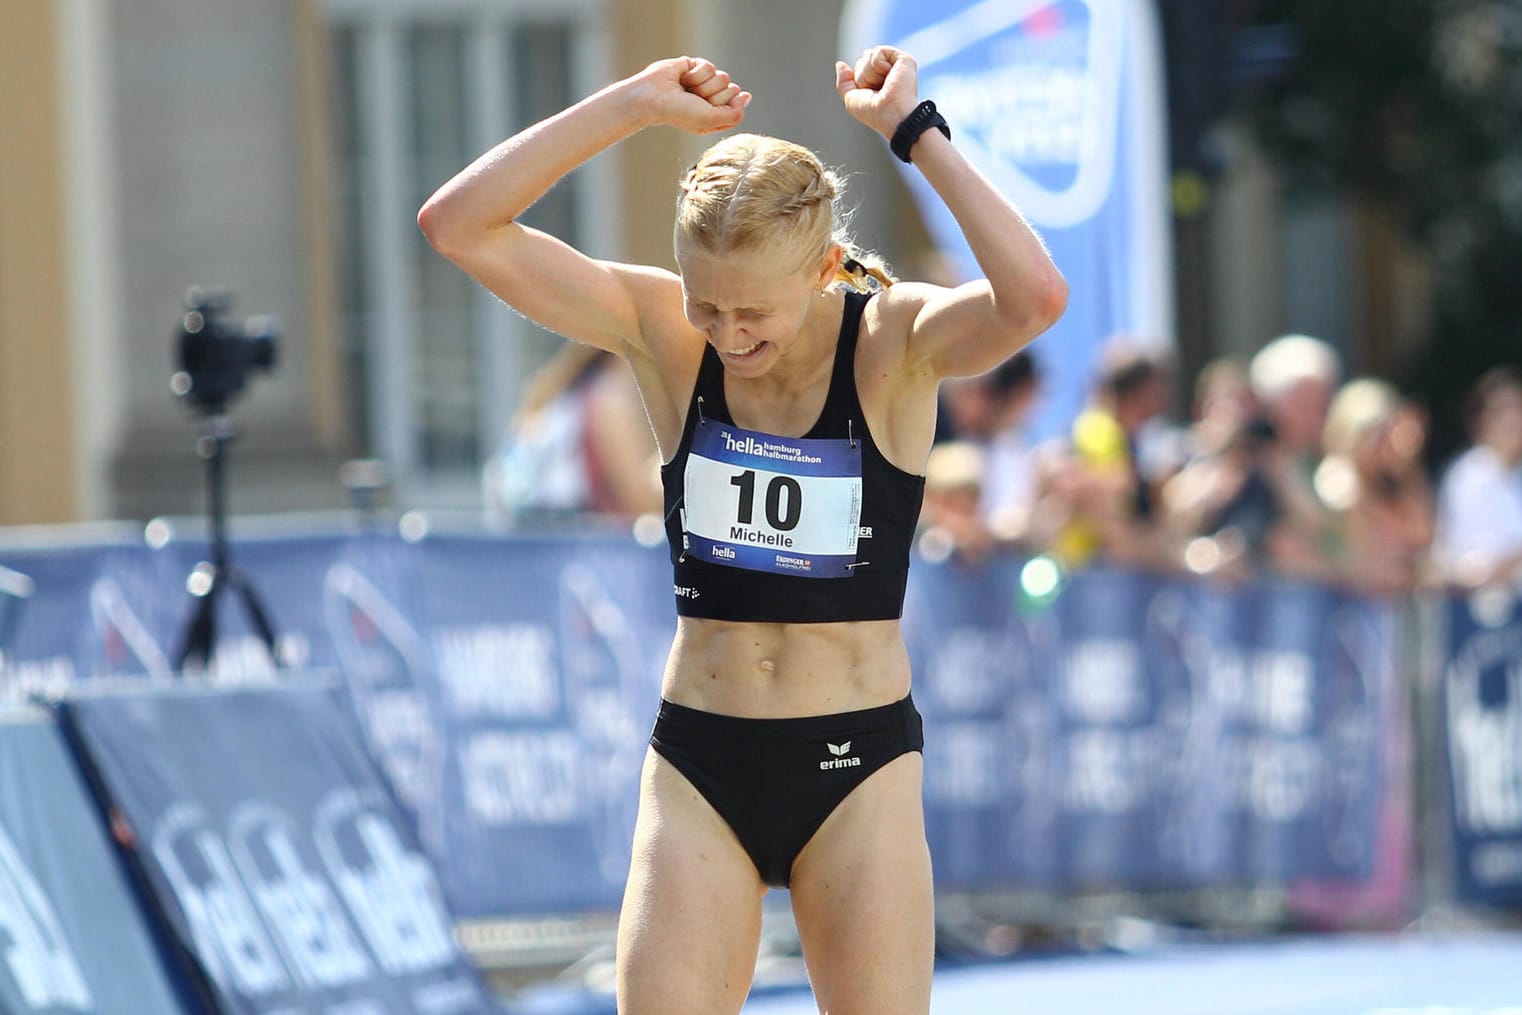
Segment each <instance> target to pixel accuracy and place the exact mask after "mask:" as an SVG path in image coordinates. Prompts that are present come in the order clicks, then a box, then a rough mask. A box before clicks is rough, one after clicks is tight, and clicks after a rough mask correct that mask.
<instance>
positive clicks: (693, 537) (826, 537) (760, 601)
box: [661, 292, 925, 624]
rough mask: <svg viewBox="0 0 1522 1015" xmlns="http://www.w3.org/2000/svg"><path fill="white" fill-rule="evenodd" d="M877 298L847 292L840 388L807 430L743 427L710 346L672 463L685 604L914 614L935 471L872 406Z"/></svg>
mask: <svg viewBox="0 0 1522 1015" xmlns="http://www.w3.org/2000/svg"><path fill="white" fill-rule="evenodd" d="M870 298H871V296H870V294H862V293H849V292H848V293H846V301H845V314H844V316H843V318H842V320H841V325H840V337H839V339H838V340H837V342H836V346H835V363H834V367H833V370H832V373H831V376H830V388H829V393H828V394H827V395H826V397H825V402H824V408H823V409H822V410H821V411H820V413H819V419H818V420H817V421H816V422H815V423H814V426H813V427H812V428H811V429H810V430H809V431H808V433H806V434H804V435H803V437H801V438H790V437H778V436H775V435H773V434H766V433H761V432H758V431H750V430H744V429H742V428H740V427H737V426H735V424H734V421H733V419H732V418H731V417H730V414H729V406H728V403H727V402H726V401H725V398H724V364H723V363H722V362H721V361H720V359H719V354H718V353H717V352H716V351H715V350H714V348H713V347H712V346H708V347H706V348H705V349H704V350H703V360H702V365H701V366H700V367H699V368H698V379H697V383H696V384H695V385H694V386H693V392H692V398H691V400H690V402H689V404H688V406H687V421H686V425H685V426H684V427H683V430H682V441H681V444H680V445H679V446H678V448H677V453H676V455H675V457H673V458H672V460H671V461H670V462H669V463H667V464H666V465H664V466H663V467H662V468H661V485H662V487H663V488H664V491H665V506H666V540H667V543H668V544H669V545H670V548H671V562H672V568H673V576H674V592H675V594H676V612H677V613H678V614H679V615H681V616H684V617H702V618H706V619H710V620H733V621H754V622H763V623H784V624H807V623H825V622H832V621H848V620H889V619H894V618H897V617H899V616H900V615H901V614H902V613H903V608H904V588H905V584H906V582H907V580H908V574H909V547H910V544H911V542H912V540H913V536H914V528H915V525H916V524H917V523H918V521H919V512H920V504H921V501H922V500H923V498H924V492H925V478H924V477H923V476H917V475H914V474H913V473H909V472H905V471H903V470H902V469H900V468H898V467H897V466H895V465H893V464H892V463H890V462H889V461H888V460H887V459H886V458H884V457H883V455H882V452H881V451H879V450H878V448H877V445H876V443H874V442H873V440H872V434H871V432H870V431H869V430H868V428H867V424H866V420H865V418H864V417H863V415H862V411H861V401H860V398H859V397H858V395H857V391H856V367H855V364H856V341H857V336H858V333H859V330H860V325H861V313H862V308H863V307H865V306H866V303H867V300H868V299H870ZM689 483H691V484H692V486H691V488H689V486H688V484H689Z"/></svg>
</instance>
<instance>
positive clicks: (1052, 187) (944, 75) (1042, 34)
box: [841, 0, 1173, 438]
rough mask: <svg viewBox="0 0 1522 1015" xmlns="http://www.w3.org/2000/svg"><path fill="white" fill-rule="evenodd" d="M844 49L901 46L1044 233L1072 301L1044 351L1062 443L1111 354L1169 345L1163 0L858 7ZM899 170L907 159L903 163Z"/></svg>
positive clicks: (942, 238)
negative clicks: (1116, 341) (1103, 358)
mask: <svg viewBox="0 0 1522 1015" xmlns="http://www.w3.org/2000/svg"><path fill="white" fill-rule="evenodd" d="M841 35H842V46H841V49H842V51H843V52H845V53H847V54H850V58H852V59H854V58H855V55H856V54H858V53H860V52H861V51H862V50H863V49H864V48H865V47H867V46H870V45H875V44H879V43H888V44H892V45H896V46H899V47H901V48H903V49H905V50H907V51H908V52H909V53H911V54H912V55H914V57H915V58H916V59H917V61H918V64H919V90H920V94H921V95H922V96H924V97H928V98H931V99H933V100H935V102H936V104H937V106H938V107H939V109H940V110H941V112H942V113H943V114H944V115H945V116H946V119H947V120H948V121H949V122H950V124H951V130H952V142H953V143H954V144H955V145H956V146H957V148H958V149H959V150H961V151H962V152H963V153H964V154H965V155H966V156H967V158H968V160H969V161H971V162H972V163H973V164H974V165H975V166H977V167H978V168H979V169H980V170H981V171H982V172H983V174H984V175H985V176H986V177H988V179H989V180H990V181H991V182H992V183H993V185H994V186H995V187H996V188H998V189H999V191H1000V192H1001V193H1002V194H1004V195H1005V196H1006V197H1008V198H1009V199H1010V200H1011V201H1012V202H1013V203H1014V205H1015V206H1016V207H1017V208H1018V209H1020V211H1021V212H1022V213H1023V214H1024V216H1025V217H1026V219H1027V220H1028V221H1029V222H1030V223H1031V225H1032V226H1034V227H1035V228H1036V229H1037V231H1038V232H1039V233H1040V235H1041V237H1042V239H1043V240H1044V241H1045V243H1046V246H1047V248H1048V249H1049V251H1050V253H1051V256H1052V259H1053V260H1054V261H1055V262H1056V264H1057V267H1058V268H1059V269H1060V270H1061V271H1062V273H1063V275H1064V276H1065V277H1066V278H1067V281H1068V284H1069V286H1070V288H1071V290H1072V292H1073V293H1074V294H1081V296H1079V295H1075V298H1074V299H1073V300H1072V301H1071V302H1070V303H1069V304H1068V308H1067V312H1066V313H1065V314H1064V315H1063V317H1062V319H1061V320H1060V321H1058V322H1057V323H1056V324H1055V325H1053V327H1052V328H1051V330H1050V331H1048V332H1047V333H1046V334H1045V335H1043V336H1042V337H1041V338H1039V339H1038V340H1037V341H1036V344H1035V346H1034V349H1035V351H1036V354H1037V356H1038V358H1039V359H1040V362H1041V365H1042V368H1043V374H1044V379H1043V385H1042V387H1043V399H1042V403H1041V404H1040V405H1039V406H1038V407H1037V409H1036V414H1035V418H1034V420H1033V423H1032V426H1033V430H1034V432H1035V434H1036V436H1037V437H1042V438H1044V437H1049V436H1052V435H1055V434H1062V433H1066V432H1067V429H1068V427H1069V425H1070V424H1071V421H1072V419H1073V418H1074V416H1075V415H1076V414H1077V411H1078V409H1079V408H1080V407H1081V405H1082V403H1083V401H1084V400H1085V398H1086V396H1087V394H1088V392H1089V389H1090V382H1091V380H1092V364H1093V361H1094V358H1095V355H1096V353H1097V352H1098V351H1099V349H1100V348H1101V346H1102V345H1103V343H1104V342H1105V341H1106V340H1108V339H1110V338H1112V337H1115V336H1122V335H1123V336H1128V337H1129V338H1131V339H1132V340H1134V341H1136V342H1138V343H1140V344H1145V345H1153V346H1167V345H1170V344H1171V342H1172V334H1173V320H1172V319H1173V309H1172V304H1171V297H1170V296H1169V294H1170V293H1171V292H1172V272H1171V268H1170V265H1171V262H1172V251H1171V242H1170V239H1169V223H1168V221H1167V217H1166V214H1167V213H1166V208H1167V206H1168V195H1167V182H1166V173H1167V170H1166V162H1167V154H1166V144H1167V124H1166V122H1165V118H1164V111H1163V101H1162V72H1161V59H1162V57H1161V43H1160V36H1159V30H1158V25H1157V16H1156V11H1155V10H1154V7H1153V0H1008V2H1003V3H990V2H988V0H938V2H936V3H925V2H923V0H850V2H849V3H847V5H846V9H845V13H844V15H843V17H842V19H841ZM895 164H897V163H895ZM899 169H900V170H901V171H902V172H903V176H904V180H905V182H906V183H907V184H908V186H909V187H910V189H911V191H913V193H914V195H915V197H916V199H917V204H918V205H919V207H920V210H921V213H922V215H923V217H924V219H925V224H926V227H927V229H928V231H929V232H930V235H931V238H932V239H933V240H934V241H935V243H936V246H937V247H938V248H939V250H940V251H941V252H942V253H944V254H946V255H947V256H948V257H949V258H950V259H951V261H952V262H953V263H954V265H955V266H956V273H957V274H958V276H959V278H958V281H963V280H966V279H969V278H975V277H980V276H981V275H982V274H983V272H982V270H981V269H980V268H979V267H978V265H977V263H976V261H975V260H974V259H973V256H972V252H971V250H970V249H969V247H968V245H967V242H966V240H964V239H963V237H962V230H961V227H960V226H958V224H957V222H956V220H955V219H954V218H953V217H952V215H951V213H950V212H949V211H948V210H947V209H946V207H945V204H944V202H943V201H942V200H941V199H940V198H939V197H938V196H937V195H936V194H935V192H934V190H933V189H932V188H931V187H930V185H929V184H928V183H927V182H926V181H925V179H924V177H923V176H922V175H920V173H919V171H918V170H916V169H914V168H913V167H912V166H905V165H901V164H900V165H899Z"/></svg>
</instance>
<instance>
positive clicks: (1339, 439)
mask: <svg viewBox="0 0 1522 1015" xmlns="http://www.w3.org/2000/svg"><path fill="white" fill-rule="evenodd" d="M1399 408H1400V395H1399V393H1398V392H1396V390H1395V389H1394V388H1393V387H1391V386H1390V385H1388V384H1386V383H1385V382H1384V381H1380V380H1375V379H1374V378H1372V377H1360V378H1358V379H1357V380H1353V381H1349V382H1348V383H1347V384H1344V385H1343V386H1342V387H1341V388H1340V389H1339V390H1338V392H1337V394H1336V396H1335V397H1334V398H1333V399H1332V404H1331V407H1330V408H1328V409H1327V414H1326V427H1325V429H1324V430H1323V431H1322V439H1321V443H1322V447H1323V449H1324V450H1325V452H1326V453H1327V454H1328V455H1342V456H1345V457H1351V456H1352V454H1353V451H1354V449H1355V448H1356V447H1357V446H1358V441H1359V440H1360V439H1361V438H1362V437H1363V436H1364V434H1366V433H1368V432H1369V431H1371V430H1373V429H1375V428H1377V427H1380V426H1384V425H1385V424H1386V423H1389V422H1390V421H1391V420H1393V419H1394V418H1395V413H1396V411H1397V410H1398V409H1399Z"/></svg>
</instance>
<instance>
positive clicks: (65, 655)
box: [0, 527, 184, 705]
mask: <svg viewBox="0 0 1522 1015" xmlns="http://www.w3.org/2000/svg"><path fill="white" fill-rule="evenodd" d="M113 529H114V527H113ZM0 559H3V563H4V565H5V566H6V567H9V568H12V569H14V570H16V571H20V572H21V573H22V574H25V575H26V576H27V577H29V578H30V579H31V580H32V583H33V590H32V594H31V596H30V597H28V599H27V600H26V602H25V604H24V605H23V606H22V607H21V609H22V614H21V622H20V624H19V625H18V627H17V630H16V639H15V643H14V644H13V645H11V646H9V652H8V654H7V658H6V665H5V666H4V668H3V669H0V705H5V704H22V703H25V702H27V701H29V700H32V699H34V698H49V697H55V696H57V695H59V694H61V693H63V692H64V691H65V690H67V688H68V687H69V685H70V684H72V683H73V681H74V680H76V679H78V678H80V677H95V676H111V675H120V674H141V673H150V672H151V673H158V674H164V675H167V674H168V673H169V670H170V664H169V659H168V656H167V655H166V654H165V652H164V650H163V648H162V646H161V643H160V639H159V637H158V634H157V632H156V631H154V630H153V629H152V628H151V627H150V626H149V625H148V624H145V622H144V620H143V618H142V617H141V616H140V615H139V613H138V609H139V606H138V605H136V604H144V603H159V602H162V601H163V600H164V598H165V591H166V590H165V589H163V588H162V587H160V583H159V575H158V572H157V570H156V568H155V565H154V562H153V559H152V556H151V554H150V553H149V551H148V549H147V548H146V547H145V546H144V545H143V543H142V541H141V539H138V538H137V536H136V532H135V530H133V531H131V532H128V531H126V530H115V531H113V532H112V533H111V536H110V537H109V538H106V539H101V540H99V541H90V542H77V543H73V544H70V545H61V544H50V545H41V546H19V547H7V548H6V549H5V550H4V551H3V554H0ZM178 587H179V588H181V589H183V587H184V586H183V583H181V584H180V585H179V586H178ZM169 591H170V592H171V594H172V591H173V590H169Z"/></svg>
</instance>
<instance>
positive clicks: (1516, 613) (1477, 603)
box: [1442, 595, 1522, 909]
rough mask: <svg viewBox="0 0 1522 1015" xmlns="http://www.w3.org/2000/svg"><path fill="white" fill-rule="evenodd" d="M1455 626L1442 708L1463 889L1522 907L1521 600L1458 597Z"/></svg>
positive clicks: (1469, 896)
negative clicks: (1518, 601)
mask: <svg viewBox="0 0 1522 1015" xmlns="http://www.w3.org/2000/svg"><path fill="white" fill-rule="evenodd" d="M1448 628H1449V639H1448V642H1449V645H1450V646H1452V650H1451V652H1450V653H1449V655H1448V661H1447V666H1446V669H1445V672H1444V674H1443V685H1442V689H1443V694H1442V711H1443V720H1444V722H1443V726H1444V731H1445V734H1446V738H1447V744H1446V747H1447V760H1448V775H1449V779H1450V794H1449V803H1450V808H1449V818H1450V822H1451V826H1450V827H1451V828H1452V846H1453V856H1454V867H1455V875H1456V879H1457V885H1458V894H1459V896H1460V898H1463V899H1465V900H1467V901H1471V902H1480V903H1484V904H1487V905H1493V906H1502V907H1507V908H1511V909H1517V908H1522V605H1519V604H1518V603H1517V601H1516V600H1510V601H1508V600H1507V598H1506V597H1505V596H1501V597H1500V598H1499V599H1495V598H1491V597H1487V596H1483V595H1482V596H1481V597H1479V598H1477V599H1474V600H1465V599H1456V600H1454V601H1453V602H1452V603H1450V604H1449V609H1448Z"/></svg>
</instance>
